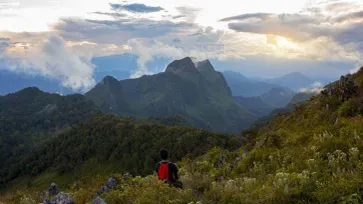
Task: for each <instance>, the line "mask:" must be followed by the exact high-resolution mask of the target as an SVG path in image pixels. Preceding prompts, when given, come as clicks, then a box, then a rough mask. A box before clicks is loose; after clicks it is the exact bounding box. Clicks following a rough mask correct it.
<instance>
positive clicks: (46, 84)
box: [0, 68, 73, 95]
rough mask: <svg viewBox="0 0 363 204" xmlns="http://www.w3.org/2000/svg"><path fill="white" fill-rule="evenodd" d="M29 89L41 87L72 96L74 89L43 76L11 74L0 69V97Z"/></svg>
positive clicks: (47, 90)
mask: <svg viewBox="0 0 363 204" xmlns="http://www.w3.org/2000/svg"><path fill="white" fill-rule="evenodd" d="M27 87H40V88H41V89H42V90H44V91H46V92H50V93H60V94H70V93H73V90H72V89H69V88H64V87H62V86H61V85H60V82H58V81H56V80H52V79H47V78H45V77H42V76H36V75H34V76H31V75H26V74H21V73H16V72H10V71H7V70H5V69H1V68H0V95H6V94H9V93H14V92H16V91H19V90H21V89H24V88H27Z"/></svg>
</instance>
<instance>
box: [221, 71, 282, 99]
mask: <svg viewBox="0 0 363 204" xmlns="http://www.w3.org/2000/svg"><path fill="white" fill-rule="evenodd" d="M223 75H224V77H225V78H226V80H227V82H228V85H229V87H230V88H231V91H232V94H233V96H242V97H254V96H261V95H262V94H263V93H266V92H268V91H269V90H270V89H272V88H277V87H279V86H278V85H275V84H271V83H267V82H264V81H258V80H253V79H249V78H247V77H245V76H243V75H242V74H240V73H238V72H233V71H225V72H223Z"/></svg>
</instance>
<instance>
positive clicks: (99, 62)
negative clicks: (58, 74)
mask: <svg viewBox="0 0 363 204" xmlns="http://www.w3.org/2000/svg"><path fill="white" fill-rule="evenodd" d="M137 60H138V57H137V56H136V55H132V54H121V55H110V56H103V57H94V58H93V59H92V61H91V63H92V64H93V65H94V73H93V78H94V79H95V80H96V82H101V81H102V79H103V78H105V77H106V76H113V77H115V78H117V79H128V78H130V76H131V75H132V74H133V73H134V72H136V71H137V70H138V69H139V66H138V62H137ZM168 62H169V59H166V58H156V59H155V60H153V61H150V62H148V63H146V65H145V66H147V67H150V71H151V72H159V71H160V70H162V68H164V67H165V65H166V64H167V63H168ZM9 70H10V68H9V67H8V66H7V65H6V64H5V63H4V62H2V61H1V60H0V95H5V94H8V93H14V92H16V91H18V90H21V89H24V88H27V87H38V88H40V89H41V90H43V91H46V92H49V93H59V94H63V95H66V94H72V93H79V92H80V91H77V90H72V89H71V88H65V87H63V86H62V84H61V81H60V80H58V79H51V78H47V77H43V76H41V75H29V74H28V73H24V72H14V71H9Z"/></svg>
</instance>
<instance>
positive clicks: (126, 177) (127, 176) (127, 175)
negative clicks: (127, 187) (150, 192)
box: [122, 173, 132, 181]
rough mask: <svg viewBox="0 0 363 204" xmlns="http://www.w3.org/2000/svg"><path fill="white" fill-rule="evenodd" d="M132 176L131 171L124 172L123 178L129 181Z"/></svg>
mask: <svg viewBox="0 0 363 204" xmlns="http://www.w3.org/2000/svg"><path fill="white" fill-rule="evenodd" d="M131 177H132V175H131V174H130V173H126V174H124V175H123V177H122V178H123V180H124V181H127V180H129V179H130V178H131Z"/></svg>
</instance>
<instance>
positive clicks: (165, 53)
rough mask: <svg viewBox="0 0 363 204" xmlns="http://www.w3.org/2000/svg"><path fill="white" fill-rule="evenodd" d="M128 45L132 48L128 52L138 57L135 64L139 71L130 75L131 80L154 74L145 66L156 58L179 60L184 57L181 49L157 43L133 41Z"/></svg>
mask: <svg viewBox="0 0 363 204" xmlns="http://www.w3.org/2000/svg"><path fill="white" fill-rule="evenodd" d="M128 45H129V46H130V47H132V49H131V50H130V52H131V53H132V54H135V55H137V56H138V60H137V64H138V66H139V69H138V70H136V71H135V72H134V73H132V74H131V78H138V77H141V76H143V75H150V74H154V73H152V72H150V71H149V69H148V68H147V67H146V66H145V64H146V63H147V62H149V61H152V60H154V59H155V58H156V57H167V58H171V59H179V58H182V57H184V56H185V55H184V54H185V53H184V51H183V50H182V49H181V48H177V47H174V46H170V45H167V44H164V43H162V42H159V41H152V40H151V41H149V40H136V39H133V40H130V41H129V42H128Z"/></svg>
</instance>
